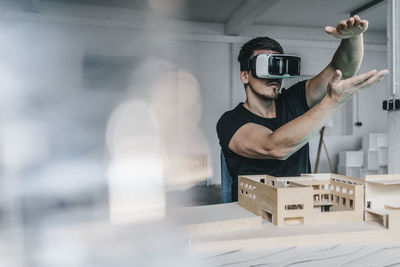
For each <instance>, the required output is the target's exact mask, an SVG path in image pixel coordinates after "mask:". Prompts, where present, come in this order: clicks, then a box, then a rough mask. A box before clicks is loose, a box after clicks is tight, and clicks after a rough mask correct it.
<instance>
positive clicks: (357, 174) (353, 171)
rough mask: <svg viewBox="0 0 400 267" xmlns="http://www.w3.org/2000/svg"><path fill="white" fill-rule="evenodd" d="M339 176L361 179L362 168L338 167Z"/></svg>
mask: <svg viewBox="0 0 400 267" xmlns="http://www.w3.org/2000/svg"><path fill="white" fill-rule="evenodd" d="M338 174H342V175H346V176H350V177H354V178H361V167H346V166H343V165H340V164H339V165H338Z"/></svg>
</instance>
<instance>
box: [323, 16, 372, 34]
mask: <svg viewBox="0 0 400 267" xmlns="http://www.w3.org/2000/svg"><path fill="white" fill-rule="evenodd" d="M367 28H368V21H366V20H361V19H360V17H359V16H357V15H355V16H353V17H350V18H348V19H347V20H342V21H341V22H339V24H338V25H337V26H336V28H335V27H331V26H326V27H325V32H327V33H328V34H330V35H333V36H335V37H336V38H340V39H348V38H351V37H354V36H357V35H359V34H361V33H363V32H365V31H366V30H367Z"/></svg>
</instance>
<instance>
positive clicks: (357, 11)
mask: <svg viewBox="0 0 400 267" xmlns="http://www.w3.org/2000/svg"><path fill="white" fill-rule="evenodd" d="M383 1H384V0H374V1H371V2H369V3H366V4H365V5H363V6H361V7H359V8H357V9H355V10H353V11H351V12H350V17H352V16H354V15H358V14H360V13H362V12H364V11H366V10H368V9H371V8H373V7H376V6H377V5H378V4H380V3H382V2H383Z"/></svg>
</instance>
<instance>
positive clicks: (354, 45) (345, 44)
mask: <svg viewBox="0 0 400 267" xmlns="http://www.w3.org/2000/svg"><path fill="white" fill-rule="evenodd" d="M367 28H368V21H366V20H361V19H360V18H359V17H358V16H357V15H356V16H354V17H351V18H349V19H347V20H343V21H341V22H340V23H339V24H338V25H337V26H336V28H334V27H330V26H327V27H325V31H326V32H327V33H328V34H330V35H333V36H335V37H337V38H340V39H342V41H341V43H340V45H339V47H338V49H337V50H336V52H335V54H334V56H333V58H332V61H331V62H330V63H329V64H328V66H327V67H326V68H325V69H323V70H322V71H321V72H320V73H319V74H318V75H317V76H315V77H314V78H312V79H310V80H308V81H307V83H306V96H307V104H308V106H309V107H313V106H314V105H315V104H317V103H319V102H320V101H321V100H322V98H323V97H324V96H325V94H326V88H327V85H328V83H329V81H330V80H331V78H332V76H333V74H334V73H335V71H336V70H337V69H339V70H341V72H342V73H343V78H349V77H352V76H353V75H354V74H355V73H356V72H357V71H358V69H359V67H360V64H361V61H362V58H363V53H364V45H363V32H364V31H366V30H367Z"/></svg>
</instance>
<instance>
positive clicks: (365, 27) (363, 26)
mask: <svg viewBox="0 0 400 267" xmlns="http://www.w3.org/2000/svg"><path fill="white" fill-rule="evenodd" d="M360 26H361V28H363V30H366V29H368V21H367V20H362V21H361V23H360Z"/></svg>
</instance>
